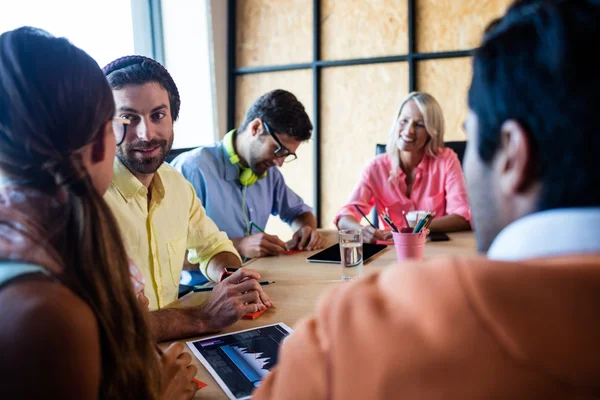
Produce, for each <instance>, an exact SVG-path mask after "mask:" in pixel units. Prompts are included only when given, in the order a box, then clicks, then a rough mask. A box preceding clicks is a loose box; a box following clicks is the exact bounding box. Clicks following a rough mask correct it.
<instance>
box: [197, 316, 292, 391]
mask: <svg viewBox="0 0 600 400" xmlns="http://www.w3.org/2000/svg"><path fill="white" fill-rule="evenodd" d="M290 333H292V329H291V328H290V327H288V326H287V325H285V324H284V323H281V322H279V323H277V324H273V325H266V326H261V327H258V328H252V329H246V330H243V331H238V332H232V333H226V334H223V335H218V336H211V337H208V338H204V339H200V340H194V341H190V342H187V345H188V346H189V347H190V349H192V352H193V353H194V355H195V356H196V357H197V358H198V360H200V362H201V363H202V364H203V365H204V366H205V367H206V369H207V370H208V372H210V374H211V375H212V376H213V377H214V378H215V380H216V381H217V383H218V384H219V386H221V389H223V391H224V392H225V393H226V394H227V397H229V398H230V399H231V400H239V399H249V398H250V395H251V393H252V390H253V389H254V388H255V387H257V386H258V385H260V381H261V380H262V379H263V378H264V377H265V376H266V375H267V374H268V373H269V371H270V370H271V368H273V366H275V364H276V363H277V354H278V353H279V346H280V344H281V343H282V342H283V340H284V339H285V338H286V337H287V336H288V335H289V334H290Z"/></svg>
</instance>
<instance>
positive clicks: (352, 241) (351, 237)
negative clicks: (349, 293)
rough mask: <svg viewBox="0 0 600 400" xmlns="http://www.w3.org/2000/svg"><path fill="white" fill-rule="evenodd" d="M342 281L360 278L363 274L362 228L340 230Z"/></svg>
mask: <svg viewBox="0 0 600 400" xmlns="http://www.w3.org/2000/svg"><path fill="white" fill-rule="evenodd" d="M338 237H339V241H340V258H341V260H342V263H341V264H342V281H351V280H355V279H358V278H359V277H361V276H362V275H363V241H362V230H361V229H343V230H340V231H339V232H338Z"/></svg>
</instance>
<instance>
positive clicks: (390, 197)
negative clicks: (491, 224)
mask: <svg viewBox="0 0 600 400" xmlns="http://www.w3.org/2000/svg"><path fill="white" fill-rule="evenodd" d="M373 206H375V207H376V208H377V210H378V211H379V212H381V211H384V210H385V209H386V208H387V209H388V211H389V215H390V216H391V218H392V219H393V220H394V222H395V223H396V224H397V225H402V226H404V225H405V223H404V218H403V215H402V211H404V212H407V213H408V212H409V211H414V210H425V211H434V212H435V215H436V217H435V219H434V220H433V222H432V223H431V225H430V226H429V229H430V230H431V231H432V232H450V231H459V230H467V229H470V222H469V221H470V220H471V209H470V206H469V203H468V200H467V192H466V190H465V185H464V179H463V175H462V169H461V165H460V162H459V160H458V156H457V155H456V153H455V152H454V151H453V150H452V149H449V148H446V147H444V116H443V114H442V109H441V107H440V105H439V104H438V102H437V101H436V100H435V98H433V96H431V95H430V94H428V93H423V92H412V93H410V94H409V95H408V96H407V97H406V98H405V99H404V101H403V102H402V103H401V104H400V107H399V109H398V112H397V113H396V118H395V119H394V123H393V125H392V129H391V131H390V135H389V139H388V143H387V146H386V154H381V155H378V156H376V157H375V158H374V159H373V160H372V161H371V162H370V163H369V164H368V165H367V167H366V168H365V169H364V171H363V173H362V176H361V179H360V181H359V182H358V185H357V186H356V187H355V188H354V190H353V191H352V194H351V195H350V198H349V200H348V203H347V204H346V205H344V207H342V209H341V210H340V211H339V212H338V214H337V215H336V217H335V220H334V223H335V224H336V226H337V227H338V228H339V229H352V228H362V229H363V240H364V241H365V242H366V243H375V242H376V241H377V240H391V236H392V235H391V231H389V230H379V229H375V228H373V227H372V226H367V227H362V225H361V224H360V223H359V221H360V220H361V218H362V216H361V214H360V213H359V211H358V210H357V208H358V209H360V211H362V212H363V213H364V214H365V215H366V214H367V213H368V212H369V211H370V210H371V208H373ZM379 226H380V227H383V226H385V225H383V221H381V220H380V223H379ZM386 227H387V226H386Z"/></svg>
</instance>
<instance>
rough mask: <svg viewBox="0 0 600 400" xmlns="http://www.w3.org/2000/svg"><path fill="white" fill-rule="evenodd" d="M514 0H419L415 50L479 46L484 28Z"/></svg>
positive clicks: (464, 48)
mask: <svg viewBox="0 0 600 400" xmlns="http://www.w3.org/2000/svg"><path fill="white" fill-rule="evenodd" d="M512 2H513V0H460V1H458V0H418V1H417V2H416V21H415V24H416V39H417V40H416V47H417V48H416V50H417V51H418V52H421V53H423V52H433V51H450V50H466V49H471V48H474V47H477V46H478V45H479V43H480V41H481V36H482V34H483V30H484V29H485V27H486V26H487V24H488V23H489V22H490V21H491V20H492V19H494V18H496V17H498V16H500V15H502V14H503V13H504V11H505V10H506V7H508V5H510V4H511V3H512Z"/></svg>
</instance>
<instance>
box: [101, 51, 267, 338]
mask: <svg viewBox="0 0 600 400" xmlns="http://www.w3.org/2000/svg"><path fill="white" fill-rule="evenodd" d="M104 73H105V75H106V77H107V79H108V82H109V84H110V86H111V88H112V90H113V96H114V98H115V105H116V111H117V115H116V116H115V117H116V118H115V121H114V123H113V127H114V132H115V135H116V139H117V140H116V141H117V146H118V147H117V157H116V158H115V163H114V175H113V178H112V181H111V185H110V187H109V189H108V191H107V193H106V194H105V196H104V199H105V200H106V202H107V204H108V205H109V207H110V208H111V210H112V212H113V214H114V215H115V217H116V219H117V221H118V222H119V227H120V230H121V234H122V237H123V240H124V242H125V248H126V249H127V253H128V255H129V257H130V258H131V259H132V261H133V264H135V265H136V266H137V267H138V268H139V269H140V271H141V272H142V275H143V278H144V279H143V280H144V281H145V283H146V284H145V287H144V294H145V297H146V298H147V299H148V302H149V308H150V310H151V312H150V322H151V326H152V329H153V333H154V336H155V337H156V339H157V340H158V341H163V340H169V339H177V338H182V337H189V336H196V335H200V334H204V333H208V332H215V331H219V330H221V329H223V328H225V327H227V326H228V325H230V324H232V323H234V322H235V321H237V320H238V319H239V318H241V317H242V316H243V315H244V314H246V313H249V312H256V311H258V310H263V309H264V308H265V307H270V306H271V302H270V301H269V298H268V296H267V295H266V293H265V292H264V291H263V289H262V286H260V285H259V283H258V281H257V280H258V279H259V278H260V275H259V274H258V273H257V272H256V271H252V270H250V269H248V268H240V267H241V259H240V256H239V254H238V252H237V251H236V249H235V247H234V246H233V243H232V242H231V240H229V239H228V238H227V235H226V234H225V233H224V232H221V231H219V229H218V227H217V226H216V225H215V223H214V222H213V221H211V219H210V218H209V217H208V216H207V215H206V212H205V211H204V209H203V208H202V205H201V203H200V201H199V200H198V197H197V196H196V193H195V192H194V189H193V188H192V186H191V185H190V184H189V182H187V181H186V180H185V179H184V178H183V176H181V174H180V173H179V172H177V171H176V170H175V169H174V168H172V167H171V166H170V165H168V164H166V163H165V162H164V161H165V157H166V156H167V154H168V153H169V151H170V149H171V146H172V144H173V138H174V131H173V124H174V121H176V120H177V117H178V115H179V107H180V104H181V101H180V98H179V92H178V90H177V86H176V85H175V82H174V81H173V79H172V78H171V75H170V74H169V73H168V72H167V70H166V69H165V68H164V67H163V66H162V65H160V64H159V63H157V62H156V61H154V60H152V59H149V58H146V57H142V56H127V57H122V58H119V59H117V60H115V61H113V62H112V63H110V64H109V65H107V66H106V67H104ZM186 251H187V255H188V257H187V258H188V261H189V263H190V264H192V265H194V266H195V265H196V264H197V265H198V266H199V268H200V270H201V271H202V272H203V273H204V274H205V275H206V276H207V277H208V278H210V279H211V280H213V281H215V282H220V283H219V284H217V285H216V286H215V288H214V289H213V291H212V293H211V296H210V298H209V300H208V301H206V302H205V303H204V304H202V305H201V306H199V307H188V308H177V309H175V308H167V307H165V306H166V305H168V304H169V303H171V302H173V301H174V300H176V299H177V297H178V287H179V280H180V275H181V270H182V268H183V265H184V259H185V257H186ZM196 268H198V267H196ZM227 268H233V269H237V271H235V272H233V273H232V274H231V276H229V275H230V273H231V272H232V271H230V270H228V269H227Z"/></svg>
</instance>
